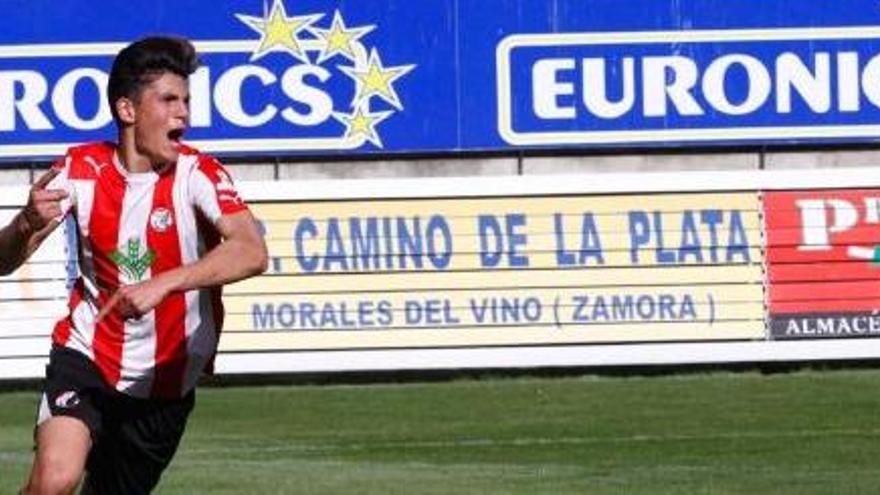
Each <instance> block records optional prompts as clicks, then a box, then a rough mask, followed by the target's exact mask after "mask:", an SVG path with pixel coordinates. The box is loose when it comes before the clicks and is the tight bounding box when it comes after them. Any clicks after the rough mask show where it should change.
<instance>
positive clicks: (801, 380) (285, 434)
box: [0, 370, 880, 495]
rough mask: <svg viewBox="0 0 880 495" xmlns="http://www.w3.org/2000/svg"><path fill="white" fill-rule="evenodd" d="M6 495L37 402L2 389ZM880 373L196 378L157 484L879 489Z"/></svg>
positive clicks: (402, 489)
mask: <svg viewBox="0 0 880 495" xmlns="http://www.w3.org/2000/svg"><path fill="white" fill-rule="evenodd" d="M0 400H2V404H3V406H2V407H0V493H14V492H15V489H16V488H17V486H18V483H19V481H20V480H21V479H22V478H23V476H24V474H25V472H26V470H27V468H28V466H29V463H30V453H29V447H30V428H31V421H32V416H33V410H34V406H35V401H36V395H35V394H33V393H21V392H16V393H6V394H2V395H0ZM877 459H880V370H844V371H824V372H820V371H802V372H797V373H790V374H778V375H766V376H765V375H760V374H757V373H711V374H692V375H675V376H660V377H656V376H654V377H630V378H596V377H584V378H529V379H524V378H506V379H505V378H493V379H481V380H460V381H451V382H445V383H427V384H379V385H331V386H291V387H277V386H272V387H249V388H247V387H242V388H237V387H236V388H203V389H201V390H200V391H199V397H198V401H197V406H196V411H195V413H194V415H193V417H192V419H191V421H190V427H189V429H188V431H187V434H186V436H185V437H184V441H183V444H182V446H181V449H180V451H179V452H178V455H177V457H176V459H175V460H174V462H173V463H172V465H171V467H170V468H169V470H168V471H167V472H166V475H165V477H164V478H163V480H162V483H161V484H160V487H159V489H158V490H157V492H158V493H167V494H192V493H212V494H238V493H241V494H251V495H253V494H264V493H345V494H350V493H358V494H362V493H363V494H394V493H399V494H412V493H426V494H441V493H443V494H445V493H454V494H459V493H480V494H483V493H542V494H543V493H553V494H556V493H578V494H582V493H589V494H594V493H597V494H603V493H626V494H655V493H660V494H667V493H678V494H689V495H690V494H707V493H713V494H714V493H719V494H721V493H725V494H726V493H731V494H755V493H772V494H779V493H783V494H785V493H790V494H828V493H835V494H841V493H860V494H861V493H880V463H878V462H877Z"/></svg>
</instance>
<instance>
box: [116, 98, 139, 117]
mask: <svg viewBox="0 0 880 495" xmlns="http://www.w3.org/2000/svg"><path fill="white" fill-rule="evenodd" d="M115 105H116V115H118V116H119V121H120V122H122V123H123V124H134V117H135V109H134V102H133V101H131V99H130V98H128V97H125V96H122V97H120V98H118V99H117V100H116V103H115Z"/></svg>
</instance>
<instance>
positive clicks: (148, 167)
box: [116, 133, 169, 174]
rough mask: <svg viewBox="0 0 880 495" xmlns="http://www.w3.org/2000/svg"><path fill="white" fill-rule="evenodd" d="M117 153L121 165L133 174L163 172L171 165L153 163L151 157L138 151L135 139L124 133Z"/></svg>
mask: <svg viewBox="0 0 880 495" xmlns="http://www.w3.org/2000/svg"><path fill="white" fill-rule="evenodd" d="M116 153H117V155H118V156H119V162H120V165H122V167H123V168H124V169H125V170H127V171H128V172H129V173H132V174H142V173H145V172H153V171H155V172H161V171H162V170H164V169H165V168H166V167H167V166H168V165H169V164H168V163H153V162H152V160H150V157H149V156H147V155H145V154H143V153H141V152H139V151H138V149H137V145H136V144H135V141H134V139H131V138H130V137H129V136H126V135H125V134H124V133H121V134H120V136H119V144H118V146H117V149H116Z"/></svg>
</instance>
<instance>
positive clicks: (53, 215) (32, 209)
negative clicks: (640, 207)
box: [22, 169, 67, 232]
mask: <svg viewBox="0 0 880 495" xmlns="http://www.w3.org/2000/svg"><path fill="white" fill-rule="evenodd" d="M56 175H58V170H56V169H52V170H49V171H48V172H46V173H45V174H43V175H42V176H40V178H39V179H37V181H36V182H35V183H34V185H33V186H31V192H30V194H29V195H28V202H27V205H25V207H24V209H23V210H22V214H23V216H24V220H25V221H26V222H27V225H28V227H30V229H31V231H32V232H39V231H40V230H43V228H45V227H46V226H47V225H49V223H50V222H52V221H53V220H54V221H56V222H57V221H58V219H59V217H61V214H62V213H63V211H62V209H61V201H62V200H63V199H64V198H66V197H67V191H65V190H63V189H46V186H48V185H49V183H50V182H52V179H54V178H55V176H56Z"/></svg>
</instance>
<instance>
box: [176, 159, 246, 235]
mask: <svg viewBox="0 0 880 495" xmlns="http://www.w3.org/2000/svg"><path fill="white" fill-rule="evenodd" d="M190 181H191V184H190V191H191V193H192V201H193V204H194V205H195V207H196V208H198V209H199V210H200V211H201V212H202V214H204V215H205V216H206V217H207V218H208V220H210V221H211V223H217V221H218V220H220V218H221V217H222V216H224V215H231V214H233V213H238V212H240V211H244V210H247V209H248V207H247V205H246V204H245V202H244V201H243V200H242V199H241V196H240V195H239V194H238V190H237V189H236V188H235V184H234V183H233V182H232V177H231V176H230V175H229V172H228V171H227V170H226V169H225V168H224V167H223V165H221V164H220V162H219V161H217V160H216V159H214V158H211V157H201V158H200V160H199V163H198V165H197V166H196V167H195V169H194V170H193V173H192V176H191V178H190Z"/></svg>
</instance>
